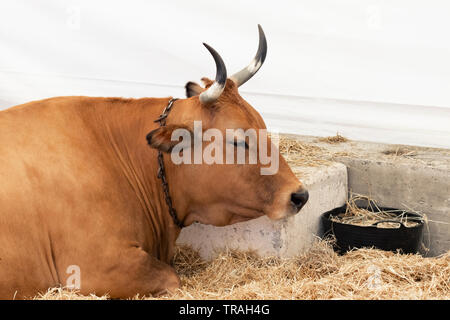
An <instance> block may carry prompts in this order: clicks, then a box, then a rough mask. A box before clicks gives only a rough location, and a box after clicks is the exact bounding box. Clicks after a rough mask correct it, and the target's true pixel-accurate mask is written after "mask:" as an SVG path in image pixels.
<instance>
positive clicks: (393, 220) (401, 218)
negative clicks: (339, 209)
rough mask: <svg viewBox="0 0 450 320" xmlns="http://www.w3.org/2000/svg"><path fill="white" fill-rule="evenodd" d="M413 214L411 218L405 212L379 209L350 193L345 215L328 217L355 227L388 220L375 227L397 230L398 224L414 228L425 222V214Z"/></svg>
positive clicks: (364, 197)
mask: <svg viewBox="0 0 450 320" xmlns="http://www.w3.org/2000/svg"><path fill="white" fill-rule="evenodd" d="M361 202H364V203H366V206H365V208H364V207H363V206H361V205H359V203H361ZM415 213H416V216H411V215H408V213H407V211H405V210H396V209H391V210H387V209H381V208H380V207H379V206H378V204H377V202H376V201H375V200H373V199H371V198H370V197H368V196H364V195H360V194H356V193H352V194H351V195H350V197H349V199H348V200H347V206H346V210H345V213H341V214H339V215H336V216H330V220H331V221H334V222H339V223H344V224H351V225H355V226H371V225H374V224H375V223H377V222H381V221H385V220H389V221H388V222H381V223H378V224H377V227H378V228H399V227H400V223H401V224H403V225H404V226H405V227H415V226H417V225H418V224H419V223H423V222H425V221H426V216H425V214H420V213H418V212H415Z"/></svg>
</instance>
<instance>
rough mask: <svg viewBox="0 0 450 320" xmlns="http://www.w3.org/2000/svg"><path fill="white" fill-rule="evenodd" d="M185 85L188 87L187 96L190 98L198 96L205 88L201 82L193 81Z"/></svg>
mask: <svg viewBox="0 0 450 320" xmlns="http://www.w3.org/2000/svg"><path fill="white" fill-rule="evenodd" d="M184 87H185V88H186V97H188V98H190V97H193V96H198V95H199V94H200V93H202V92H203V90H205V89H204V88H202V87H201V86H200V85H199V84H197V83H195V82H191V81H189V82H188V83H186V85H185V86H184Z"/></svg>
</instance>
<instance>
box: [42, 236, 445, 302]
mask: <svg viewBox="0 0 450 320" xmlns="http://www.w3.org/2000/svg"><path fill="white" fill-rule="evenodd" d="M174 266H175V269H176V270H177V272H178V274H179V275H180V278H181V281H182V287H181V288H180V289H179V290H178V291H177V292H175V293H174V294H171V295H165V296H162V297H158V298H151V297H150V298H148V297H147V298H143V297H135V299H244V300H246V299H450V251H449V252H447V253H446V254H444V255H441V256H439V257H434V258H424V257H422V256H420V255H418V254H408V255H404V254H400V253H394V252H388V251H382V250H376V249H358V250H353V251H350V252H348V253H346V254H345V255H342V256H339V255H338V254H336V253H335V252H334V251H333V249H332V247H331V245H330V243H329V242H328V241H323V240H317V241H316V242H315V243H314V245H313V246H312V247H311V248H310V249H309V250H308V251H307V252H305V253H303V254H300V255H298V256H296V257H293V258H284V259H282V258H277V257H270V258H260V257H258V256H257V255H256V254H254V253H252V252H239V251H233V250H229V251H225V252H223V253H221V254H219V255H218V256H217V257H216V258H215V259H213V260H212V261H209V262H206V261H203V260H202V259H201V258H200V257H199V255H198V254H197V253H196V252H195V251H194V250H192V249H190V248H188V247H180V248H178V249H177V253H176V256H175V264H174ZM35 298H36V299H78V298H79V299H105V298H107V297H105V296H103V297H96V296H82V295H79V294H74V293H72V294H68V293H67V290H62V289H52V290H49V291H48V292H46V293H45V294H43V295H39V296H37V297H35Z"/></svg>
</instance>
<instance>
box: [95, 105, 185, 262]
mask: <svg viewBox="0 0 450 320" xmlns="http://www.w3.org/2000/svg"><path fill="white" fill-rule="evenodd" d="M168 101H169V99H139V100H131V101H127V102H123V103H117V104H115V105H114V106H109V107H108V111H109V112H107V113H105V111H102V112H101V114H102V115H101V117H102V118H103V119H102V120H103V121H102V124H103V126H102V130H103V131H104V134H105V138H106V144H107V145H109V146H107V148H109V149H110V152H111V154H112V157H113V159H114V160H113V161H115V162H116V165H117V166H118V167H120V170H121V171H122V172H123V174H124V177H125V179H126V180H127V182H128V184H129V187H130V188H131V189H132V190H131V192H132V194H133V195H135V196H136V199H134V200H135V201H137V202H138V203H139V207H140V208H141V209H142V214H143V215H144V216H145V218H144V220H145V221H146V222H147V224H148V226H147V230H148V234H147V235H146V238H147V242H148V243H147V246H148V247H149V250H152V251H153V253H154V254H156V255H157V257H158V258H160V259H161V260H163V261H168V260H170V259H171V258H172V256H173V249H174V244H175V240H176V238H177V237H178V235H179V232H180V228H178V227H177V226H176V225H175V224H174V222H173V220H172V217H171V216H170V214H169V212H168V208H167V205H166V203H165V198H164V193H163V190H162V187H161V181H160V180H159V179H157V171H158V168H159V166H158V161H157V151H156V150H154V149H152V148H150V147H149V146H148V144H147V141H146V135H147V134H148V133H149V132H150V131H151V130H153V129H155V128H157V127H158V126H159V125H158V124H157V123H154V122H153V121H154V120H155V119H156V118H158V116H159V114H160V113H161V112H162V110H163V109H164V107H165V106H166V105H167V103H168ZM164 158H165V162H166V163H167V162H168V161H167V155H164ZM166 177H167V179H168V181H169V183H170V181H171V180H172V179H171V173H170V170H168V168H167V167H166ZM170 187H171V189H172V188H175V187H176V185H174V184H172V185H171V186H170ZM171 191H172V190H171ZM130 200H131V199H130Z"/></svg>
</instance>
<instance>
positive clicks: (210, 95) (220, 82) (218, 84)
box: [200, 43, 227, 104]
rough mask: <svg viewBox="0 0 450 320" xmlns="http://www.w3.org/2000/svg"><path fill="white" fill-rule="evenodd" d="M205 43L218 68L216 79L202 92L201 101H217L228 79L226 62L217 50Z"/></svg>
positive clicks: (206, 102)
mask: <svg viewBox="0 0 450 320" xmlns="http://www.w3.org/2000/svg"><path fill="white" fill-rule="evenodd" d="M203 45H204V46H205V47H206V49H208V51H209V52H210V53H211V55H212V56H213V58H214V61H215V62H216V68H217V71H216V81H215V82H214V83H213V84H212V85H211V86H210V87H209V88H208V89H207V90H205V91H203V92H202V93H201V94H200V102H201V103H204V104H209V103H213V102H214V101H216V100H217V99H218V98H219V97H220V95H221V94H222V92H223V89H224V88H225V83H226V81H227V68H226V67H225V63H223V60H222V58H221V57H220V55H219V54H218V53H217V52H216V50H214V49H213V48H211V47H210V46H208V45H207V44H206V43H203Z"/></svg>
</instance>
